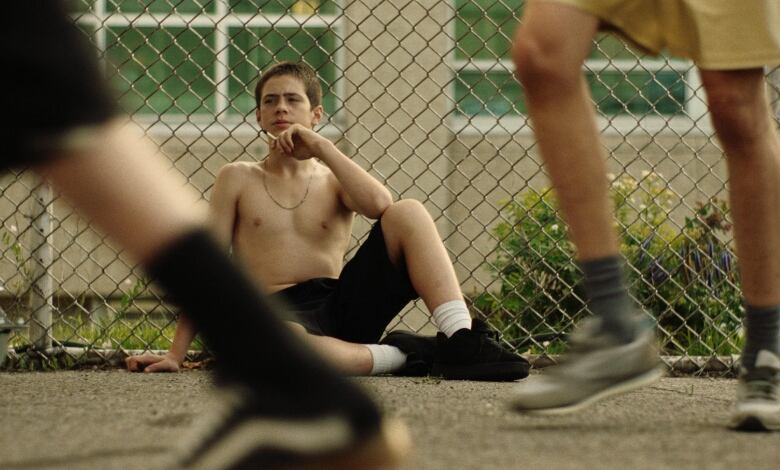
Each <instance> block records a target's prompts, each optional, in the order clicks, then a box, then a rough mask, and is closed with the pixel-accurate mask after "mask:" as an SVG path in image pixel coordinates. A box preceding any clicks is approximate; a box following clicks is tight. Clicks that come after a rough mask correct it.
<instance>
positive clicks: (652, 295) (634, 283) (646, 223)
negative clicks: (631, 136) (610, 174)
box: [474, 172, 742, 355]
mask: <svg viewBox="0 0 780 470" xmlns="http://www.w3.org/2000/svg"><path fill="white" fill-rule="evenodd" d="M610 195H611V198H612V201H613V203H614V207H615V212H616V218H617V223H618V227H619V230H620V240H621V251H622V253H623V255H624V256H625V258H626V260H627V262H628V267H629V269H628V273H629V281H630V283H631V292H632V294H633V295H634V296H635V297H636V298H637V300H638V301H639V303H640V304H641V305H642V306H643V307H644V308H645V310H646V311H648V312H649V313H650V314H651V315H652V316H653V317H654V318H655V319H656V321H657V322H658V325H659V328H660V330H661V331H662V333H663V334H662V337H665V338H666V341H665V343H664V347H665V349H666V350H667V352H669V353H676V354H679V353H687V354H696V355H699V354H704V355H708V354H734V353H736V352H738V350H739V347H740V345H741V341H742V340H741V337H740V328H739V320H738V318H739V317H740V316H741V294H740V291H739V288H738V287H737V286H738V284H739V277H738V274H737V269H736V262H735V257H734V254H733V251H732V249H731V247H730V244H729V242H730V238H729V232H730V229H731V226H730V225H729V223H728V222H727V220H728V207H727V206H726V204H725V202H722V201H719V200H717V199H713V200H710V201H707V202H705V203H702V204H699V205H698V206H697V208H696V210H695V213H694V214H693V216H691V217H688V218H686V219H685V223H684V224H683V225H682V227H680V226H679V225H677V224H675V223H674V222H673V221H672V220H671V219H670V217H669V214H670V213H671V212H672V209H673V208H674V207H675V206H676V204H677V203H678V199H677V197H676V196H675V194H674V193H673V192H671V191H669V190H668V188H667V185H666V183H665V181H664V179H663V178H662V177H661V176H660V175H658V174H655V173H650V172H645V173H643V174H642V176H641V177H640V178H632V177H631V176H628V175H624V176H622V177H620V178H618V179H615V180H614V181H613V182H612V183H611V185H610ZM557 207H558V205H557V202H556V200H555V197H554V196H553V194H552V192H551V190H550V189H543V190H541V191H534V190H530V191H528V192H526V193H525V194H524V195H522V196H521V197H520V198H519V199H518V200H516V201H506V202H503V203H502V209H501V213H502V215H503V217H504V221H503V222H501V223H499V224H498V225H496V227H495V228H494V234H495V236H496V238H497V240H498V244H497V247H496V253H497V255H496V256H495V257H494V258H493V259H492V260H490V261H489V262H488V263H487V266H486V268H487V269H488V270H489V271H490V272H491V273H492V275H493V277H494V278H495V279H496V280H497V281H498V284H499V286H500V287H499V288H498V291H496V292H486V293H483V294H480V295H478V296H476V298H475V299H474V306H475V307H476V308H477V309H478V310H479V311H480V312H481V313H482V314H483V315H484V316H486V317H487V318H488V319H489V320H490V321H491V323H493V324H494V325H495V326H497V327H498V328H499V329H501V331H502V332H503V334H504V337H505V338H507V339H508V340H510V341H512V342H514V343H515V344H517V345H526V344H529V345H530V346H531V347H530V349H531V351H532V352H546V353H557V352H559V351H560V350H562V349H563V343H562V337H561V333H563V332H567V331H569V330H570V329H571V327H572V326H573V324H574V323H576V322H577V321H578V320H579V319H581V318H582V317H583V316H585V315H587V314H588V313H587V310H586V307H585V303H584V295H583V293H582V291H581V290H580V289H579V287H578V284H579V281H580V273H579V270H578V269H577V267H576V265H575V263H574V262H573V253H574V249H573V246H572V244H571V243H570V242H569V241H568V238H567V234H566V230H565V228H564V223H563V221H562V220H561V219H560V216H559V214H558V208H557ZM531 338H532V339H533V341H529V339H531ZM540 345H541V347H540Z"/></svg>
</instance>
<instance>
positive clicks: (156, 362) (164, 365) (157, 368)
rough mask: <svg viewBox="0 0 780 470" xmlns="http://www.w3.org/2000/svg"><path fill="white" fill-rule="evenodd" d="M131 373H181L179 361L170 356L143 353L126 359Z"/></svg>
mask: <svg viewBox="0 0 780 470" xmlns="http://www.w3.org/2000/svg"><path fill="white" fill-rule="evenodd" d="M125 364H126V365H127V370H129V371H130V372H179V361H177V360H176V359H174V358H172V357H170V356H169V355H167V354H166V355H164V356H161V355H159V354H152V353H149V352H147V353H143V354H141V355H140V356H130V357H128V358H126V359H125Z"/></svg>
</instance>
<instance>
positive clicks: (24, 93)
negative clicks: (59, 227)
mask: <svg viewBox="0 0 780 470" xmlns="http://www.w3.org/2000/svg"><path fill="white" fill-rule="evenodd" d="M65 3H66V2H64V1H60V0H24V1H13V2H5V3H4V5H3V10H4V12H5V14H6V15H7V16H6V17H7V18H8V21H6V22H5V23H4V24H3V27H2V28H0V57H2V58H3V61H4V62H5V66H4V70H3V73H2V74H0V90H2V96H3V98H2V103H3V107H2V110H3V113H4V114H5V115H6V116H7V117H8V118H10V120H9V121H8V124H5V125H4V126H0V127H2V134H1V135H2V140H0V141H2V142H3V145H4V149H3V151H2V157H0V170H5V169H8V168H11V167H16V166H21V165H30V164H34V163H39V162H41V161H43V160H45V159H47V158H50V157H51V156H53V155H54V154H56V153H57V152H58V151H59V150H61V149H62V147H61V145H62V142H63V139H65V138H66V137H67V136H68V135H69V134H70V132H72V131H74V130H77V129H80V128H88V127H92V126H95V125H99V124H102V123H104V122H106V121H108V120H109V119H111V118H112V117H113V116H114V115H115V114H116V112H117V110H116V104H115V100H114V99H113V98H112V97H111V94H110V93H108V91H107V89H106V85H105V83H104V79H103V77H102V76H101V73H100V69H99V67H98V64H97V60H96V52H95V50H94V48H92V47H90V45H89V43H88V42H87V40H86V37H85V34H84V33H83V32H81V31H79V29H78V28H77V27H76V26H75V24H74V23H73V20H72V19H71V18H70V17H68V15H67V13H66V11H65V9H64V6H63V5H64V4H65Z"/></svg>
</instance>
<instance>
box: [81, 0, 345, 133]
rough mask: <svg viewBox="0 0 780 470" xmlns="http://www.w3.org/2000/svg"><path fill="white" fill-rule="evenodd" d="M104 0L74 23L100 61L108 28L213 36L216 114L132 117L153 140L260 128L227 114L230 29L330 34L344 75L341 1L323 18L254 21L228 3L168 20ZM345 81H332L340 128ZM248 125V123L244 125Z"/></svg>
mask: <svg viewBox="0 0 780 470" xmlns="http://www.w3.org/2000/svg"><path fill="white" fill-rule="evenodd" d="M107 2H108V0H95V2H94V6H93V9H92V11H86V12H81V13H77V14H75V15H74V18H75V19H76V20H77V21H78V23H79V24H83V25H85V26H89V27H92V28H93V31H94V33H93V34H94V36H93V41H94V42H95V44H96V46H97V48H98V50H99V54H100V56H101V57H102V56H104V55H105V53H106V48H107V45H108V38H107V35H108V28H110V27H127V26H132V27H163V26H164V27H180V28H195V27H207V28H213V30H214V36H215V41H214V47H215V55H216V57H215V59H216V61H215V64H214V67H215V71H214V80H215V82H216V84H217V85H216V89H215V97H214V98H215V110H214V114H189V115H188V114H185V115H175V114H162V115H161V114H143V113H138V114H135V115H133V121H134V122H136V123H137V124H139V125H141V126H142V127H143V128H144V130H145V131H146V132H147V133H148V134H150V135H153V136H157V135H170V134H171V133H173V132H175V133H176V134H182V135H190V134H192V135H206V136H210V135H216V136H222V135H228V134H230V135H235V136H247V135H250V136H251V135H257V132H258V126H257V124H256V123H255V122H254V118H251V119H248V118H247V117H246V116H241V115H238V114H235V113H229V112H227V111H228V107H229V105H230V104H229V102H228V99H227V97H228V96H229V94H228V77H229V74H230V69H229V67H228V50H229V47H228V46H229V41H230V35H229V30H230V28H235V27H238V28H244V29H251V28H272V29H273V28H297V27H312V28H314V27H317V28H325V29H329V30H331V31H333V32H334V34H335V36H336V44H335V46H336V50H335V52H334V54H333V62H334V64H335V66H336V69H337V70H344V66H343V64H344V47H342V46H343V44H342V43H341V38H342V37H343V34H342V33H343V32H344V30H345V28H346V25H345V19H344V18H345V15H344V14H343V13H344V12H343V6H342V5H341V2H340V1H334V4H335V6H336V11H335V12H334V13H332V14H327V15H294V14H293V15H284V14H266V15H261V14H257V15H252V14H243V13H241V14H239V13H229V12H230V5H229V0H215V8H214V12H213V13H209V12H203V13H198V14H175V15H172V14H169V13H122V12H112V11H108V10H107V8H106V6H107ZM344 82H345V81H344V80H342V79H340V77H339V76H338V75H337V76H336V83H335V86H334V89H333V91H334V95H335V98H336V109H337V111H336V113H335V114H334V115H333V116H332V117H331V118H330V120H331V121H335V122H337V123H338V122H340V121H341V120H342V119H343V118H342V117H341V116H342V115H343V114H344V113H343V109H344V106H343V96H344ZM247 121H250V122H247ZM335 129H336V126H334V125H333V124H328V125H325V126H323V129H322V132H323V133H324V134H329V133H331V132H335Z"/></svg>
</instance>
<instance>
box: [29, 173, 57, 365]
mask: <svg viewBox="0 0 780 470" xmlns="http://www.w3.org/2000/svg"><path fill="white" fill-rule="evenodd" d="M52 210H53V207H52V191H51V188H49V186H48V185H47V184H46V183H44V182H41V183H40V184H39V185H38V187H36V188H35V189H34V190H33V198H32V211H31V214H32V217H33V221H32V231H31V236H30V238H31V240H30V246H31V247H32V267H31V273H32V277H31V279H32V285H31V286H30V312H31V315H32V318H31V321H30V342H31V343H32V344H33V346H34V347H35V348H36V349H39V350H46V349H49V348H51V346H52V310H53V309H54V304H53V298H54V283H53V281H52V277H51V274H50V273H49V269H51V266H52V261H53V258H54V257H53V251H54V249H53V247H52V244H51V233H52V226H53V224H52V215H53V214H52Z"/></svg>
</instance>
